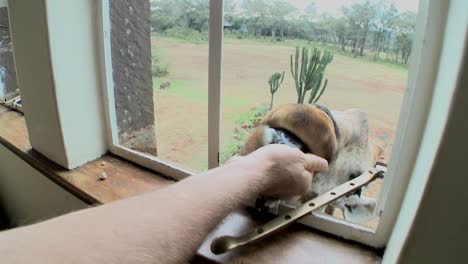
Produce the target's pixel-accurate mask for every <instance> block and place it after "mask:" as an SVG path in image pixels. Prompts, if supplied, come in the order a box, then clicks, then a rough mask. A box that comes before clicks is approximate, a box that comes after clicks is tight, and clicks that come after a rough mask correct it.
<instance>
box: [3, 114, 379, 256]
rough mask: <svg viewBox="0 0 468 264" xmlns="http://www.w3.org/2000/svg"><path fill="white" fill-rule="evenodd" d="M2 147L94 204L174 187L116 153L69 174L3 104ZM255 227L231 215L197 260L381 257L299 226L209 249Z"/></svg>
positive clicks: (241, 216)
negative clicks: (218, 251)
mask: <svg viewBox="0 0 468 264" xmlns="http://www.w3.org/2000/svg"><path fill="white" fill-rule="evenodd" d="M0 144H2V145H4V146H5V147H6V148H8V149H9V150H10V151H11V152H13V153H15V154H16V155H17V156H18V157H20V158H21V159H23V160H24V161H25V162H27V163H28V164H30V165H31V166H32V167H34V168H35V169H37V170H38V171H39V172H41V173H42V174H44V175H45V176H46V177H48V178H49V179H50V180H52V181H53V182H55V183H56V184H58V185H59V186H61V187H62V188H64V189H65V190H67V191H68V192H70V193H72V194H73V195H75V196H76V197H78V198H79V199H81V200H83V201H84V202H86V203H88V204H91V205H98V204H105V203H109V202H112V201H115V200H118V199H122V198H127V197H130V196H133V195H137V194H139V193H143V192H147V191H152V190H157V189H160V188H164V187H165V186H168V185H169V184H171V183H173V181H171V180H169V179H166V178H164V177H163V176H162V175H158V174H155V173H154V172H151V171H149V170H147V169H144V168H142V167H140V166H138V165H135V164H133V163H131V162H128V161H126V160H124V159H121V158H119V157H117V156H114V155H112V154H106V155H104V156H102V157H101V158H99V159H97V160H95V161H92V162H89V163H87V164H85V165H83V166H81V167H79V168H77V169H74V170H71V171H69V170H66V169H64V168H62V167H60V166H59V165H57V164H55V163H53V162H51V161H49V160H48V159H47V158H45V157H44V156H42V155H41V154H39V153H37V152H35V151H34V150H32V149H31V146H30V144H29V137H28V132H27V129H26V124H25V121H24V117H23V115H21V114H20V113H17V112H14V111H11V110H9V109H7V108H5V107H3V106H0ZM102 172H105V173H106V174H107V176H108V178H107V179H106V180H104V181H100V180H99V176H100V175H101V173H102ZM257 220H258V219H257ZM256 224H257V223H256V222H255V221H254V220H253V218H252V217H251V216H250V214H249V213H248V212H247V211H246V210H240V211H238V212H235V213H232V214H231V215H229V216H228V217H227V218H226V219H225V220H224V221H223V222H222V224H220V225H219V226H218V227H217V228H216V229H215V230H214V231H213V232H212V234H210V236H209V237H208V239H207V240H206V241H205V243H204V244H203V245H202V246H201V247H200V249H199V251H198V254H197V257H196V258H195V259H194V261H193V262H194V263H206V261H207V260H212V261H215V262H235V263H300V262H304V261H305V260H307V259H314V260H317V262H326V263H376V262H379V260H380V256H379V255H378V253H377V252H375V251H374V250H372V249H369V248H364V247H362V246H360V245H356V244H352V243H349V242H347V241H343V240H340V239H337V238H335V237H331V236H328V235H325V234H322V233H320V232H315V231H311V229H310V228H306V227H303V226H301V225H294V226H292V227H289V228H287V229H286V230H284V231H282V232H280V233H278V234H276V235H274V236H272V237H271V238H270V239H268V240H264V241H261V242H259V243H256V244H253V245H251V246H246V247H244V248H240V249H239V250H235V251H234V252H231V253H227V254H224V255H221V256H215V255H213V254H212V253H211V252H210V249H209V245H210V242H211V240H212V239H213V238H214V237H218V236H221V235H235V234H239V233H242V232H244V231H247V230H250V229H251V228H253V227H254V226H255V225H256ZM314 262H315V261H314Z"/></svg>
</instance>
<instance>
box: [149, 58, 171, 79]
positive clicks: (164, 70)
mask: <svg viewBox="0 0 468 264" xmlns="http://www.w3.org/2000/svg"><path fill="white" fill-rule="evenodd" d="M168 68H169V67H168V66H167V65H161V62H160V60H159V58H158V57H157V56H151V75H153V76H154V77H164V76H167V75H168V74H169V70H168Z"/></svg>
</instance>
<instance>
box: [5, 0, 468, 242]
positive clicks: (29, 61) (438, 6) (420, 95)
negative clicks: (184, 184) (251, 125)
mask: <svg viewBox="0 0 468 264" xmlns="http://www.w3.org/2000/svg"><path fill="white" fill-rule="evenodd" d="M463 1H464V0H458V1H455V0H454V1H450V2H448V1H437V0H422V1H421V5H420V11H419V15H418V21H417V30H416V37H415V43H414V46H413V55H412V58H411V65H410V76H409V80H408V87H407V93H406V95H405V99H404V103H403V107H402V112H401V118H400V121H399V126H398V130H397V137H396V141H395V145H394V149H393V155H392V159H391V164H390V166H389V172H388V173H387V177H386V179H385V180H384V184H383V185H384V188H383V190H382V193H381V198H380V200H381V201H382V202H381V203H380V209H381V210H382V211H383V213H382V215H381V218H380V225H379V227H378V229H377V230H376V231H375V232H374V231H373V230H370V229H367V228H363V227H361V226H358V225H353V224H350V223H347V222H345V221H341V220H338V219H334V218H331V217H328V216H319V217H312V216H311V217H308V218H305V219H304V220H303V223H305V224H307V225H311V226H313V227H315V228H317V229H321V230H324V231H326V232H329V233H332V234H335V235H338V236H341V237H344V238H348V239H352V240H355V241H358V242H361V243H364V244H368V245H370V246H373V247H377V248H381V247H384V246H385V245H386V243H387V241H388V239H389V236H390V234H391V232H392V227H393V225H394V223H395V221H396V217H397V215H398V212H399V210H400V207H401V203H402V199H403V195H404V194H405V191H406V187H407V184H408V181H409V179H410V175H412V173H413V169H414V164H415V162H416V160H417V159H418V157H419V156H420V155H419V152H420V150H421V148H420V145H421V142H422V139H423V138H427V135H430V133H431V132H432V131H430V130H425V128H426V124H427V123H428V122H437V119H432V118H433V117H432V116H430V115H429V112H430V111H429V110H430V108H431V105H432V104H433V103H434V99H436V98H434V97H433V96H432V95H433V91H436V90H437V89H441V87H443V86H444V83H441V82H438V83H437V87H436V86H435V83H436V79H437V78H438V75H440V74H442V72H443V71H444V67H442V66H441V65H439V61H441V60H440V55H441V51H442V50H443V48H444V47H445V46H446V45H447V43H446V42H450V41H452V40H450V39H448V37H447V36H445V37H444V38H442V37H441V36H444V35H445V34H446V33H447V32H449V31H450V30H451V28H450V27H453V26H454V25H453V24H451V25H448V24H446V17H447V15H448V10H449V6H452V5H462V4H463ZM95 5H97V6H98V9H100V10H98V12H97V14H98V18H97V19H95V17H94V16H95V15H96V13H95V12H94V10H93V7H95ZM70 6H72V7H70ZM10 7H12V8H10V10H11V11H10V15H11V16H10V18H12V19H13V22H15V23H13V27H12V35H13V44H14V48H15V53H19V54H20V56H16V58H17V59H18V60H17V70H18V71H17V72H18V80H19V83H20V85H21V87H20V89H21V93H22V96H23V100H24V102H25V106H24V111H25V117H26V123H27V126H28V132H29V135H30V140H31V145H32V146H33V148H34V149H36V150H37V151H39V152H41V153H42V154H44V155H45V156H47V157H48V158H49V159H51V160H53V161H55V162H57V163H59V164H60V165H62V166H64V167H66V168H73V167H76V166H78V165H80V164H83V163H84V162H86V161H89V160H92V159H94V158H96V157H98V156H99V155H102V154H103V153H104V152H105V149H106V148H105V146H107V149H108V150H110V151H111V152H112V153H115V154H117V155H119V156H122V157H124V158H127V159H128V160H131V161H133V162H136V163H139V164H141V165H142V166H145V167H148V168H150V169H153V170H155V171H158V172H160V173H163V174H164V175H167V176H171V177H173V178H175V179H183V178H184V177H187V176H189V175H191V174H193V173H192V172H191V171H188V170H184V169H182V168H179V167H178V166H177V165H175V164H172V163H171V162H168V161H164V160H161V159H159V158H157V157H154V156H152V155H147V154H144V153H142V152H138V151H135V150H131V149H129V148H125V147H123V146H120V145H119V142H118V136H117V131H118V130H117V124H116V118H115V117H116V115H115V105H114V94H113V78H112V63H111V62H112V58H111V44H110V17H109V0H101V1H99V2H98V3H96V2H94V1H91V0H88V1H82V0H80V1H78V0H75V1H70V2H67V3H64V2H63V1H62V0H48V1H29V0H15V1H13V2H12V3H10ZM222 7H223V1H222V0H211V2H210V29H211V30H210V48H209V53H210V55H209V56H210V58H209V62H210V66H209V91H210V93H209V94H210V99H209V106H208V107H209V135H210V137H209V138H210V139H209V150H210V151H209V155H210V156H209V161H210V163H209V166H210V168H212V167H215V166H217V165H218V155H219V154H218V152H219V127H220V109H221V105H220V97H221V73H222V69H221V65H222V63H221V62H222V39H223V35H222V33H223V30H222V21H223V20H222V18H223V16H222ZM60 8H63V9H67V10H66V12H57V11H58V10H59V9H60ZM71 8H74V9H73V12H71V10H70V9H71ZM452 8H453V7H452ZM29 10H34V13H28V12H29ZM59 13H60V14H59ZM24 14H30V16H24ZM59 19H60V21H66V22H68V23H72V24H73V23H75V24H73V25H76V24H79V25H80V26H81V27H80V28H82V29H81V30H79V31H74V32H72V33H73V34H70V32H68V31H67V30H64V29H63V28H62V27H61V26H60V25H59V23H57V21H59ZM88 19H89V21H94V22H96V24H97V25H98V29H97V34H95V32H94V30H93V28H92V27H93V25H92V24H91V23H85V24H83V23H82V21H83V20H88ZM446 25H447V27H446ZM455 26H456V25H455ZM31 32H32V33H33V34H31ZM41 32H46V33H47V36H46V37H44V36H42V35H41V34H40V33H41ZM15 37H18V39H20V40H21V43H19V44H18V43H17V44H18V45H15ZM94 38H97V39H94ZM93 40H94V41H93ZM457 40H458V39H454V40H453V41H457ZM26 43H35V45H36V47H37V48H42V49H44V50H46V51H47V52H48V53H49V54H46V55H45V56H44V54H43V53H37V52H34V51H31V50H30V45H26ZM93 45H97V46H93ZM96 47H97V52H96ZM423 51H424V56H422V53H423ZM68 52H70V53H72V52H73V54H74V56H75V57H73V58H74V59H76V60H66V59H65V58H66V56H68V55H67V54H68ZM15 55H16V54H15ZM95 55H98V57H99V65H96V64H97V63H96V61H95V60H93V58H94V57H93V56H95ZM442 56H443V55H442ZM77 60H78V61H79V62H80V63H79V64H76V63H75V61H77ZM86 66H89V67H86ZM37 69H41V71H39V72H38V71H37ZM63 69H72V70H73V69H74V71H81V72H82V75H81V76H80V78H77V77H76V76H73V75H70V74H67V72H64V71H63ZM51 76H53V77H55V78H56V79H54V78H50V77H51ZM57 77H58V78H57ZM84 80H85V81H86V83H88V85H87V86H86V87H85V88H86V89H84V90H79V89H82V87H80V86H79V85H77V84H79V83H82V82H83V81H84ZM96 80H98V81H96ZM38 87H40V89H42V90H41V91H42V92H41V93H40V94H38V93H37V89H38ZM78 90H79V91H80V93H79V94H76V91H78ZM70 91H72V92H70ZM101 95H102V101H103V102H104V107H103V109H101V108H100V104H99V101H100V98H101ZM439 96H441V97H442V98H445V97H447V98H448V97H450V96H451V94H450V93H449V92H447V93H440V94H439ZM438 99H439V100H440V97H439V98H438ZM71 106H73V107H76V108H75V109H74V110H75V111H71V110H70V108H71ZM77 108H79V109H77ZM76 112H78V113H80V115H76ZM101 114H102V115H101ZM445 114H448V113H445ZM71 120H75V121H74V122H70V121H71ZM76 120H78V121H76ZM76 122H80V125H81V130H80V131H75V130H76V127H75V126H76ZM441 125H443V124H441ZM39 128H40V129H39ZM103 130H106V131H107V133H105V132H103ZM78 132H79V133H78ZM103 134H104V136H103ZM435 144H438V142H435Z"/></svg>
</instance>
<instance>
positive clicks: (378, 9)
mask: <svg viewBox="0 0 468 264" xmlns="http://www.w3.org/2000/svg"><path fill="white" fill-rule="evenodd" d="M341 9H342V13H343V16H331V15H328V14H322V15H318V14H317V8H316V5H315V3H314V2H313V1H311V2H310V3H309V5H308V6H307V7H306V8H305V10H298V9H296V8H295V7H294V6H293V5H292V4H290V3H289V2H288V1H286V0H272V1H268V0H244V1H242V3H241V4H240V5H237V4H236V2H234V1H233V0H225V1H224V11H225V21H224V27H225V29H226V31H228V32H230V33H232V34H237V35H238V36H242V37H252V38H256V37H263V38H267V37H268V38H271V39H272V40H273V41H282V40H284V39H304V40H308V41H313V42H319V43H324V44H332V45H335V46H336V47H337V48H339V49H340V50H342V51H343V52H346V53H351V54H353V56H364V55H371V56H373V58H374V60H375V59H377V58H381V57H382V55H383V56H384V58H385V59H386V60H391V61H393V62H398V63H407V62H408V58H409V56H410V54H411V46H412V42H413V37H414V29H415V23H416V13H414V12H399V11H398V10H397V8H396V6H395V5H394V4H393V3H392V1H390V0H367V1H366V2H363V3H360V4H353V5H351V6H343V7H342V8H341ZM151 24H152V28H153V30H154V31H159V32H165V31H166V30H169V29H174V28H188V29H191V30H195V31H198V32H200V33H202V34H206V32H207V31H208V25H209V0H153V1H151ZM366 53H367V54H366Z"/></svg>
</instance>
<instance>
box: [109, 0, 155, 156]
mask: <svg viewBox="0 0 468 264" xmlns="http://www.w3.org/2000/svg"><path fill="white" fill-rule="evenodd" d="M109 2H110V17H111V46H112V67H113V79H114V85H115V86H114V93H115V104H116V115H117V124H118V127H119V139H120V143H121V144H122V145H124V146H126V147H130V148H132V149H136V150H139V151H143V152H146V153H150V154H153V155H156V154H157V151H156V137H155V131H154V103H153V80H152V76H151V35H150V33H151V26H150V22H151V20H150V4H149V1H148V0H131V1H130V0H112V1H109Z"/></svg>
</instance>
